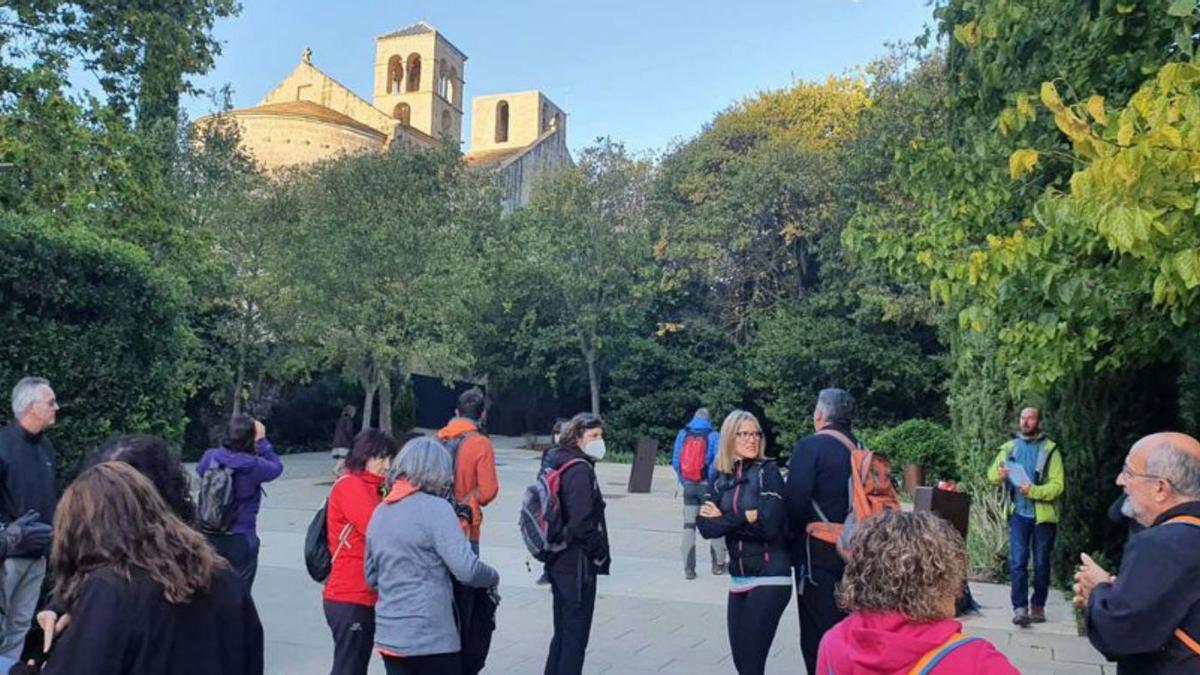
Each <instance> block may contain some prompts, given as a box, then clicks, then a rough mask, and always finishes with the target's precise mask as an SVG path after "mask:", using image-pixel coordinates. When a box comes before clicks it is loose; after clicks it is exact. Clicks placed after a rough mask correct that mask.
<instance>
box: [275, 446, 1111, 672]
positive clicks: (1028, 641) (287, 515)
mask: <svg viewBox="0 0 1200 675" xmlns="http://www.w3.org/2000/svg"><path fill="white" fill-rule="evenodd" d="M496 441H497V445H498V446H499V447H498V449H497V464H498V466H499V473H500V486H501V487H500V496H499V498H498V499H497V500H496V502H495V503H493V504H492V505H491V506H490V507H488V509H487V510H486V512H485V522H484V526H483V547H482V556H483V558H484V560H486V561H487V562H488V563H490V564H492V565H494V566H495V567H496V568H497V569H499V571H500V594H501V596H502V597H503V601H502V602H501V605H500V608H499V611H498V614H497V623H498V626H497V629H496V633H495V636H494V639H493V643H492V652H491V656H490V657H489V659H488V667H487V669H486V672H489V673H506V674H508V673H512V674H525V673H540V672H541V670H542V665H543V660H544V658H545V655H546V647H547V644H548V643H549V640H550V634H551V611H550V590H549V588H548V587H544V586H538V585H537V584H536V583H535V582H536V579H537V577H538V575H539V574H540V569H539V568H538V567H537V565H536V563H535V562H534V561H532V560H531V559H528V556H527V554H526V552H525V547H524V545H523V544H522V542H521V538H520V534H519V533H518V531H517V526H516V515H517V511H518V506H519V502H520V497H521V493H522V491H523V490H524V488H525V486H526V485H527V484H528V483H529V482H530V481H531V480H532V478H533V476H534V475H535V473H536V471H537V464H538V456H537V455H536V454H535V453H533V452H529V451H527V450H522V449H518V448H517V446H518V445H519V444H520V442H519V441H518V440H516V439H502V438H501V439H496ZM284 464H285V466H286V468H285V470H284V474H283V476H282V477H281V478H280V479H279V480H277V481H275V482H274V483H270V484H268V485H267V486H266V490H267V496H266V497H265V498H264V499H263V510H262V515H261V516H260V519H259V531H260V536H261V537H262V553H261V557H260V563H259V571H258V579H257V581H256V582H255V588H254V596H255V599H256V601H257V603H258V610H259V613H260V614H261V615H262V622H263V626H264V629H265V631H266V639H267V649H266V659H267V672H268V673H271V674H278V675H284V674H286V675H317V674H321V673H328V672H329V665H330V658H331V654H332V642H331V640H330V636H329V630H328V628H327V627H326V625H325V619H324V615H323V613H322V611H321V587H320V585H318V584H316V583H314V582H313V581H312V580H311V579H309V577H308V574H307V573H306V572H305V570H304V561H303V555H302V551H303V543H304V531H305V528H306V527H307V526H308V523H309V520H310V519H311V518H312V514H313V512H314V511H315V510H316V509H317V508H318V507H319V506H320V505H321V501H322V500H323V499H324V497H325V495H326V493H327V492H328V490H329V484H330V480H331V479H330V475H329V470H330V464H331V463H330V460H329V457H328V455H327V454H324V453H313V454H305V455H291V456H288V457H285V458H284ZM599 475H600V479H601V482H602V486H601V487H602V489H603V491H604V494H605V497H606V499H607V501H608V511H607V514H608V524H609V528H610V534H609V536H610V539H611V544H612V552H613V566H612V575H611V576H609V577H601V579H600V588H599V593H598V597H597V600H596V619H595V624H594V627H593V630H592V639H591V643H590V645H589V649H588V657H587V666H586V667H585V668H584V672H586V673H595V674H599V673H607V674H608V675H626V674H628V675H641V674H643V673H683V674H686V675H709V674H713V675H716V674H718V673H720V674H722V675H725V674H729V673H733V672H734V671H733V666H732V663H731V661H730V658H729V647H728V643H727V640H726V636H725V598H726V590H727V585H728V578H726V577H715V578H714V577H712V576H711V575H709V574H708V570H707V567H706V566H703V565H701V566H698V571H699V572H700V576H699V578H697V579H696V580H695V581H686V580H684V578H683V568H682V563H681V562H680V554H679V530H680V518H681V514H680V507H681V495H679V494H677V493H676V489H675V481H674V476H673V474H672V472H671V470H670V468H668V467H657V468H656V472H655V477H654V490H653V492H652V493H651V494H644V495H641V494H636V495H631V494H627V492H626V489H625V488H626V483H627V481H628V476H629V467H628V466H625V465H618V464H601V465H600V467H599ZM706 553H707V549H706V545H702V549H701V551H700V554H701V556H702V557H703V556H704V555H706ZM972 590H973V591H974V593H975V596H976V599H978V600H979V601H980V603H981V604H982V605H983V613H982V616H979V617H973V618H971V619H969V620H968V621H967V622H966V623H967V626H966V631H967V632H968V633H970V634H972V635H977V636H980V637H983V638H986V639H988V640H990V641H991V642H992V643H993V644H995V645H996V646H997V647H999V648H1000V650H1001V651H1003V652H1004V653H1005V654H1006V655H1008V657H1009V658H1010V659H1012V661H1013V663H1014V664H1015V665H1016V666H1017V667H1018V668H1019V669H1020V670H1021V672H1023V673H1030V674H1036V675H1051V674H1061V675H1068V674H1075V673H1078V674H1080V675H1083V674H1087V675H1100V674H1101V673H1109V674H1111V673H1115V672H1116V667H1115V666H1114V665H1112V664H1107V665H1105V661H1104V658H1103V657H1102V656H1100V655H1099V654H1098V653H1097V652H1096V651H1095V650H1094V649H1092V648H1091V646H1090V645H1089V644H1088V642H1087V640H1086V639H1084V638H1080V637H1077V635H1076V630H1075V624H1074V618H1073V613H1072V611H1071V608H1070V607H1069V606H1068V605H1067V603H1066V602H1065V601H1064V600H1063V599H1062V595H1061V593H1059V592H1057V591H1055V592H1054V593H1053V594H1052V599H1051V606H1050V607H1048V608H1047V614H1048V615H1049V619H1050V621H1049V622H1048V623H1046V624H1043V625H1040V626H1035V627H1032V628H1029V629H1024V630H1021V629H1017V628H1015V627H1013V626H1012V624H1011V623H1009V617H1010V612H1009V609H1008V588H1007V587H1003V586H993V585H988V584H972ZM767 671H768V672H770V673H797V674H802V673H804V665H803V662H802V660H801V658H800V648H799V638H798V621H797V618H796V605H795V600H794V599H793V601H792V603H791V604H790V605H789V607H788V610H787V612H786V613H785V614H784V617H783V620H782V621H781V623H780V627H779V631H778V633H777V634H776V637H775V644H774V648H773V651H772V654H771V659H770V661H769V663H768V666H767ZM371 673H372V674H375V673H380V674H382V673H383V666H382V664H381V663H380V662H379V661H378V659H376V661H375V663H373V664H372V670H371Z"/></svg>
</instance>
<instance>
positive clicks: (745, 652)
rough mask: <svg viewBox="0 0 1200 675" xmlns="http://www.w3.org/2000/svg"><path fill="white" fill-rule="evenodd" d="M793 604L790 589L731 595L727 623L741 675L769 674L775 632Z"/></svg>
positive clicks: (770, 588)
mask: <svg viewBox="0 0 1200 675" xmlns="http://www.w3.org/2000/svg"><path fill="white" fill-rule="evenodd" d="M791 600H792V587H791V586H759V587H758V588H754V589H751V590H749V591H744V592H742V593H730V594H729V606H728V607H727V608H726V611H725V620H726V624H727V625H728V628H729V648H730V650H731V651H732V652H733V667H734V668H736V669H737V672H738V675H762V673H763V672H764V671H765V670H766V667H767V657H768V656H770V654H771V642H772V641H773V640H774V639H775V629H776V628H778V627H779V619H780V617H782V616H783V610H785V609H787V606H788V603H789V602H791Z"/></svg>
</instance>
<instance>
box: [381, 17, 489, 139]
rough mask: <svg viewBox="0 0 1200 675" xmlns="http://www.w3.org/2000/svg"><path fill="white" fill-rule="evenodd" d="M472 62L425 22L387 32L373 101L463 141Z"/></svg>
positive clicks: (426, 129) (419, 126) (405, 120)
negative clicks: (466, 77)
mask: <svg viewBox="0 0 1200 675" xmlns="http://www.w3.org/2000/svg"><path fill="white" fill-rule="evenodd" d="M466 62H467V56H466V54H463V53H462V52H461V51H459V49H458V48H457V47H455V46H454V45H453V44H451V43H450V41H449V40H447V39H446V38H444V37H442V35H441V34H440V33H438V32H437V29H436V28H434V27H433V26H431V25H429V24H428V23H425V22H424V21H420V22H417V23H415V24H413V25H411V26H408V27H406V28H401V29H400V30H397V31H393V32H391V33H388V34H386V35H381V36H379V37H377V38H375V92H374V97H373V100H372V104H373V105H374V106H375V108H377V109H378V110H380V111H382V112H383V113H384V114H386V115H388V116H389V117H391V118H392V119H394V120H396V121H397V122H398V123H400V124H403V125H405V126H408V127H411V128H412V129H415V130H417V131H420V132H422V133H425V134H428V135H430V136H433V137H434V138H442V137H443V136H448V137H449V138H450V139H452V140H453V141H454V142H455V143H461V142H462V120H463V69H464V66H465V65H466Z"/></svg>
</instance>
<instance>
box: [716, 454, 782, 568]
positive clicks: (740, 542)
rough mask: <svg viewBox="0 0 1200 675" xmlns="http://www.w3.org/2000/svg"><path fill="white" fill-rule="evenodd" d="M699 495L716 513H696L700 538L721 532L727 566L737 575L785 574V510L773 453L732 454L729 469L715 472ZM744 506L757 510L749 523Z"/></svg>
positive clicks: (780, 482)
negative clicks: (712, 515) (705, 491)
mask: <svg viewBox="0 0 1200 675" xmlns="http://www.w3.org/2000/svg"><path fill="white" fill-rule="evenodd" d="M704 500H705V501H711V502H713V503H714V504H716V505H717V508H719V509H720V510H721V516H720V517H719V518H703V517H697V518H696V527H697V529H699V530H700V536H702V537H704V538H705V539H716V538H717V537H724V538H725V543H726V545H727V546H728V547H729V571H730V573H731V574H734V575H736V576H739V577H790V576H791V574H792V565H791V561H790V558H789V557H788V552H787V537H786V536H785V532H786V530H787V512H786V509H785V507H784V504H783V476H782V475H781V474H780V473H779V467H778V466H776V465H775V460H773V459H759V460H754V461H745V460H738V461H737V462H736V463H735V464H734V467H733V473H721V474H717V476H716V478H714V479H713V482H712V484H711V485H710V488H709V492H708V494H706V495H704ZM747 511H757V512H758V517H757V518H756V519H755V521H754V522H753V523H751V522H750V521H748V520H747V519H746V512H747Z"/></svg>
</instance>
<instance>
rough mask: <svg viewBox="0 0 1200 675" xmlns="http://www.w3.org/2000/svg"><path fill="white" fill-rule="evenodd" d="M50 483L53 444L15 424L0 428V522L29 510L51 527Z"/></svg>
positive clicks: (53, 494) (52, 493) (52, 494)
mask: <svg viewBox="0 0 1200 675" xmlns="http://www.w3.org/2000/svg"><path fill="white" fill-rule="evenodd" d="M54 481H55V471H54V445H52V444H51V443H50V439H49V438H47V437H46V435H45V434H44V433H41V434H31V433H29V432H28V431H25V429H24V427H22V426H21V425H20V424H18V423H16V422H13V423H12V424H10V425H8V426H6V427H4V428H3V429H0V522H3V523H5V524H7V523H11V522H12V521H14V520H16V519H17V518H20V517H21V516H23V515H25V512H26V511H30V510H33V511H37V512H38V514H39V515H40V516H41V518H40V520H41V522H43V523H46V524H47V525H53V524H54V506H55V504H56V502H57V501H58V499H57V497H56V492H55V485H54ZM42 555H44V553H43V554H42Z"/></svg>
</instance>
